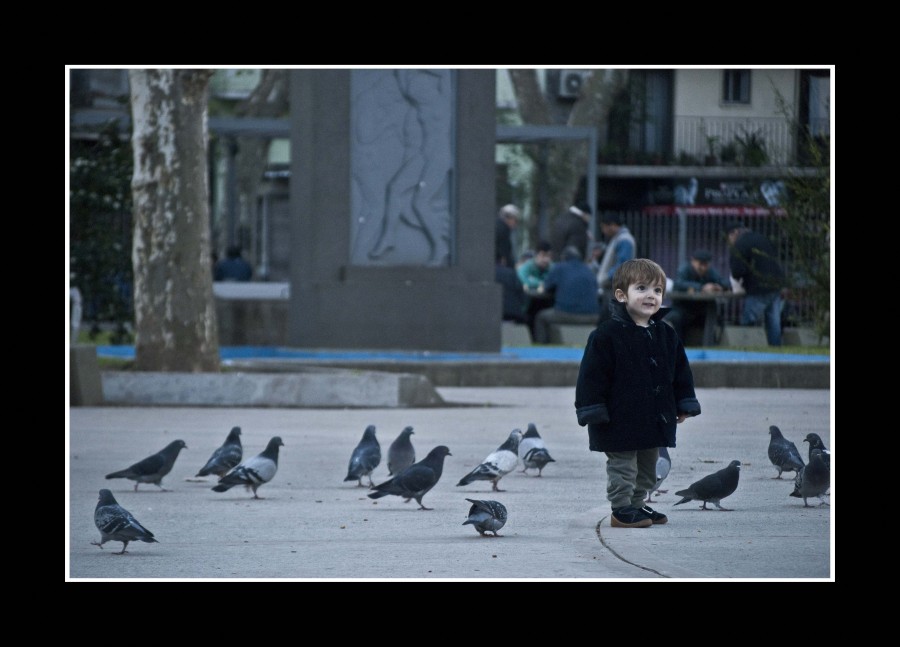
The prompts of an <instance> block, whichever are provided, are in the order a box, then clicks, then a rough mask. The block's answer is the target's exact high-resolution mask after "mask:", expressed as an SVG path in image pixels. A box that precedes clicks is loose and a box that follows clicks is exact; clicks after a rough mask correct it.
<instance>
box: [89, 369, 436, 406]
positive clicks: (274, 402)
mask: <svg viewBox="0 0 900 647" xmlns="http://www.w3.org/2000/svg"><path fill="white" fill-rule="evenodd" d="M102 377H103V394H104V397H105V400H106V403H107V404H121V405H130V406H136V405H137V406H139V405H157V406H212V407H316V408H334V407H367V408H368V407H388V408H392V407H429V406H440V405H443V404H444V400H443V399H442V398H441V396H440V395H439V394H438V393H437V391H435V390H434V387H433V386H432V385H431V383H430V382H429V381H428V379H427V378H425V377H423V376H421V375H410V374H397V373H383V372H375V371H359V370H346V369H339V368H322V367H313V366H306V367H301V368H300V369H299V370H298V371H295V372H291V373H274V374H273V373H152V372H135V371H106V372H104V373H103V374H102Z"/></svg>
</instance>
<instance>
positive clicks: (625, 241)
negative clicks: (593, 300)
mask: <svg viewBox="0 0 900 647" xmlns="http://www.w3.org/2000/svg"><path fill="white" fill-rule="evenodd" d="M600 231H602V232H603V238H604V239H605V240H606V250H605V251H604V252H603V260H601V261H600V269H599V270H598V271H597V285H598V286H599V290H597V299H598V301H600V319H599V322H598V323H603V322H604V321H606V320H607V319H609V317H610V314H611V313H610V303H611V302H613V301H614V299H613V298H612V295H611V294H610V292H611V287H612V280H613V275H615V273H616V270H618V269H619V266H620V265H622V263H624V262H625V261H630V260H631V259H633V258H634V255H635V244H634V236H632V235H631V232H630V231H628V227H626V226H625V225H624V224H623V222H622V216H621V215H619V214H618V213H616V212H609V213H607V214H606V215H604V216H603V218H602V219H601V220H600Z"/></svg>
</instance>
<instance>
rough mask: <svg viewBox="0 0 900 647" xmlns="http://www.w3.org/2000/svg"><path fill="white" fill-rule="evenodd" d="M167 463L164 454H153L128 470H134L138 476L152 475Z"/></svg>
mask: <svg viewBox="0 0 900 647" xmlns="http://www.w3.org/2000/svg"><path fill="white" fill-rule="evenodd" d="M165 464H166V460H165V458H163V456H162V454H153V456H148V457H147V458H145V459H144V460H141V461H138V462H137V463H135V464H134V465H132V466H131V467H129V468H128V469H127V470H126V471H128V472H133V473H134V474H136V475H138V476H150V475H152V474H158V473H159V471H160V470H161V469H162V468H163V467H164V466H165Z"/></svg>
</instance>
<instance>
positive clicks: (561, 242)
mask: <svg viewBox="0 0 900 647" xmlns="http://www.w3.org/2000/svg"><path fill="white" fill-rule="evenodd" d="M590 223H591V208H590V207H589V206H588V205H587V204H583V203H582V204H579V205H578V206H572V207H569V210H568V211H567V212H566V213H564V214H561V215H560V216H559V217H558V218H557V219H556V221H555V222H554V223H553V235H552V237H551V240H550V243H551V245H552V246H553V258H562V253H563V250H564V249H565V248H566V247H570V246H571V247H575V248H576V249H577V250H578V253H579V254H580V255H581V260H583V261H584V260H587V248H588V240H589V239H590V234H589V233H588V227H589V225H590Z"/></svg>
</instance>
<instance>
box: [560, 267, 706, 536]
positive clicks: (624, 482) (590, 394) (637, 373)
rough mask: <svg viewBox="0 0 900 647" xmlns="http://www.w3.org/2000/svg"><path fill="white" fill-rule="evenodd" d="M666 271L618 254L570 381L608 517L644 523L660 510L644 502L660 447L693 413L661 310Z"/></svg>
mask: <svg viewBox="0 0 900 647" xmlns="http://www.w3.org/2000/svg"><path fill="white" fill-rule="evenodd" d="M665 290H666V274H665V272H664V271H663V269H662V268H661V267H660V266H659V265H658V264H657V263H655V262H654V261H651V260H649V259H646V258H637V259H632V260H630V261H626V262H624V263H623V264H622V265H621V266H620V267H619V269H618V270H616V273H615V275H614V276H613V281H612V291H613V295H612V296H613V297H614V299H615V302H614V304H613V307H612V308H611V310H612V313H611V317H610V318H609V319H607V320H606V321H604V322H603V323H602V324H600V326H598V327H597V329H596V330H594V332H592V333H591V335H590V337H589V338H588V341H587V345H586V346H585V349H584V355H583V357H582V359H581V366H580V368H579V372H578V381H577V384H576V387H575V412H576V415H577V416H578V424H579V425H581V426H584V425H587V427H588V439H589V444H588V447H589V448H590V450H591V451H595V452H604V453H605V454H606V458H607V462H606V474H607V486H606V495H607V498H608V499H609V501H610V504H611V506H612V517H611V519H610V524H611V525H612V526H614V527H619V528H646V527H648V526H651V525H653V524H664V523H666V522H667V521H668V519H667V517H666V515H664V514H662V513H660V512H657V511H655V510H653V509H652V508H650V506H647V505H645V504H644V500H645V499H646V498H647V494H648V493H649V492H650V488H652V487H653V485H654V483H655V482H656V461H657V458H658V457H659V449H658V448H659V447H675V426H676V425H677V424H678V423H681V422H683V421H684V420H685V419H686V418H687V417H689V416H697V415H700V403H699V402H698V401H697V396H696V395H695V393H694V376H693V373H692V372H691V366H690V364H689V363H688V359H687V354H686V353H685V352H684V346H683V345H682V343H681V340H680V339H679V338H678V335H677V334H676V333H675V330H673V329H672V327H671V326H668V325H665V324H663V322H662V318H663V317H664V316H665V315H666V313H667V311H668V308H664V307H662V300H663V297H664V296H665Z"/></svg>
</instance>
